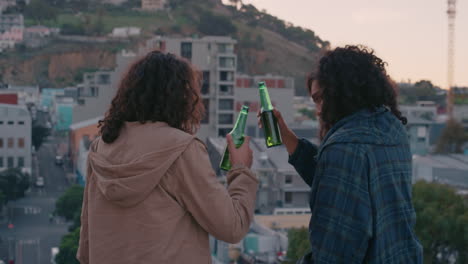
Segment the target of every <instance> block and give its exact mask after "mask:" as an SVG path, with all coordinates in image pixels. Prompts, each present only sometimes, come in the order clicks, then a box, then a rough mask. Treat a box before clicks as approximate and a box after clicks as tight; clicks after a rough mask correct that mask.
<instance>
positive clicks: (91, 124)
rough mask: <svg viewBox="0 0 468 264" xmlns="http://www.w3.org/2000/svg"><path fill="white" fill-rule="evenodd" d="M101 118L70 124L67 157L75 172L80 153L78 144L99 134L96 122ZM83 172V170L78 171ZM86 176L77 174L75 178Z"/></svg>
mask: <svg viewBox="0 0 468 264" xmlns="http://www.w3.org/2000/svg"><path fill="white" fill-rule="evenodd" d="M101 119H103V117H102V116H99V117H95V118H92V119H89V120H84V121H82V122H78V123H75V124H72V125H71V126H70V132H69V146H70V149H69V157H70V160H71V163H72V164H71V165H72V167H73V171H74V172H75V173H77V168H78V160H79V159H78V158H79V155H80V154H79V153H80V144H81V142H83V141H84V142H88V141H92V140H94V139H95V138H96V137H97V136H98V134H99V128H98V122H99V120H101ZM80 173H83V171H80ZM79 177H81V178H83V179H85V178H86V175H85V174H78V173H77V178H79Z"/></svg>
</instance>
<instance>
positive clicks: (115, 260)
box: [77, 122, 258, 264]
mask: <svg viewBox="0 0 468 264" xmlns="http://www.w3.org/2000/svg"><path fill="white" fill-rule="evenodd" d="M87 177H88V178H87V181H86V188H85V193H84V199H83V209H82V215H81V224H82V228H81V235H80V236H81V237H80V244H79V249H78V254H77V258H78V259H79V261H80V262H81V263H91V264H107V263H109V264H137V263H142V264H143V263H148V264H150V263H151V264H154V263H211V255H210V250H209V241H208V234H211V235H213V236H214V237H216V238H218V239H221V240H224V241H226V242H229V243H236V242H238V241H240V240H241V239H242V238H243V237H244V236H245V234H246V233H247V232H248V230H249V226H250V223H251V221H252V220H253V210H254V205H255V202H254V201H255V195H256V191H257V185H258V180H257V178H256V177H255V175H254V174H253V173H252V172H251V171H250V170H249V169H247V168H238V169H235V170H231V171H230V172H229V173H228V176H227V181H228V188H227V190H226V188H225V187H224V186H223V185H222V184H220V183H219V182H218V179H217V178H216V175H215V173H214V171H213V170H212V168H211V163H210V161H209V159H208V153H207V151H206V147H205V145H204V144H203V143H202V142H201V141H200V140H198V139H196V138H195V137H194V136H192V135H189V134H187V133H184V132H182V131H180V130H178V129H175V128H172V127H170V126H168V125H167V124H166V123H162V122H156V123H147V124H139V123H138V122H129V123H126V124H125V126H124V128H123V129H122V131H121V134H120V136H119V138H118V139H117V140H116V141H115V142H114V143H112V144H106V143H104V141H102V140H100V139H96V140H95V141H94V142H93V144H92V145H91V149H90V153H89V156H88V171H87Z"/></svg>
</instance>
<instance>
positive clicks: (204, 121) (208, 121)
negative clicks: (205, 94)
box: [201, 99, 210, 124]
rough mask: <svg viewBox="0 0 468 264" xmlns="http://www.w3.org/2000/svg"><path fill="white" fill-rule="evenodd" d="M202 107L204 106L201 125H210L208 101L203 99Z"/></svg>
mask: <svg viewBox="0 0 468 264" xmlns="http://www.w3.org/2000/svg"><path fill="white" fill-rule="evenodd" d="M203 105H204V106H205V116H204V117H203V119H202V121H201V123H202V124H208V123H210V99H203Z"/></svg>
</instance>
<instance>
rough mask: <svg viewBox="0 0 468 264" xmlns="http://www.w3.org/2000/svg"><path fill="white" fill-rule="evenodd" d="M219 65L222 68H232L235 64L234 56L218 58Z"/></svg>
mask: <svg viewBox="0 0 468 264" xmlns="http://www.w3.org/2000/svg"><path fill="white" fill-rule="evenodd" d="M219 66H220V67H223V68H233V67H234V66H235V61H234V58H230V57H221V58H219Z"/></svg>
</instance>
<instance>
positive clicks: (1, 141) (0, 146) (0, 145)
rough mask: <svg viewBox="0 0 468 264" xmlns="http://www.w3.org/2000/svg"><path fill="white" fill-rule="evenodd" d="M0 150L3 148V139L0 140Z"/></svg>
mask: <svg viewBox="0 0 468 264" xmlns="http://www.w3.org/2000/svg"><path fill="white" fill-rule="evenodd" d="M0 148H3V138H0Z"/></svg>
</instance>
